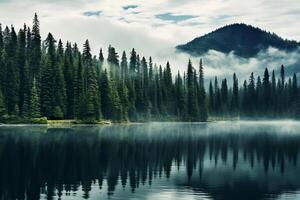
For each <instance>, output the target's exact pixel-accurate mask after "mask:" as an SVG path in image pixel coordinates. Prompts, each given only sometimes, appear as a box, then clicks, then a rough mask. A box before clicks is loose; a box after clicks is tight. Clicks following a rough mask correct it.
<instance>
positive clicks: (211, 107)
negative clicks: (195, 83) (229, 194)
mask: <svg viewBox="0 0 300 200" xmlns="http://www.w3.org/2000/svg"><path fill="white" fill-rule="evenodd" d="M214 97H215V95H214V87H213V84H212V82H211V81H210V82H209V111H210V114H211V115H212V114H214V113H215V99H214Z"/></svg>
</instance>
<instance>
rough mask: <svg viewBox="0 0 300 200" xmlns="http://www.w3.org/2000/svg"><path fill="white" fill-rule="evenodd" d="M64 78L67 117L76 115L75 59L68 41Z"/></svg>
mask: <svg viewBox="0 0 300 200" xmlns="http://www.w3.org/2000/svg"><path fill="white" fill-rule="evenodd" d="M64 80H65V84H64V85H65V88H66V117H67V118H70V119H72V118H73V117H74V90H73V88H74V81H73V80H74V61H73V55H72V46H71V44H70V43H67V47H66V52H65V56H64Z"/></svg>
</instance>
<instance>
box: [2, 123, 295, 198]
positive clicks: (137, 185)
mask: <svg viewBox="0 0 300 200" xmlns="http://www.w3.org/2000/svg"><path fill="white" fill-rule="evenodd" d="M299 130H300V123H299V122H297V121H289V120H287V121H259V122H257V121H240V122H236V121H233V122H216V123H146V124H130V125H111V126H74V127H70V128H47V126H17V127H16V126H1V127H0V163H1V165H0V199H7V200H10V199H30V200H35V199H220V200H221V199H224V200H227V199H228V200H233V199H246V200H247V199H251V200H253V199H297V197H299V195H300V179H299V178H298V174H299V173H300V166H299V161H298V160H299V153H300V132H299Z"/></svg>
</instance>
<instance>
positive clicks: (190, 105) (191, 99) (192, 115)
mask: <svg viewBox="0 0 300 200" xmlns="http://www.w3.org/2000/svg"><path fill="white" fill-rule="evenodd" d="M195 91H196V86H195V80H194V69H193V65H192V62H191V60H189V64H188V69H187V92H188V94H187V113H188V120H189V121H197V120H198V117H199V115H198V114H199V108H198V103H197V96H196V95H195Z"/></svg>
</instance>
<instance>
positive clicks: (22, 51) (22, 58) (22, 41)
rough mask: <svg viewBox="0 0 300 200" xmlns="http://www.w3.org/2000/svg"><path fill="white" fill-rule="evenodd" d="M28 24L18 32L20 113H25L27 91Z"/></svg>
mask: <svg viewBox="0 0 300 200" xmlns="http://www.w3.org/2000/svg"><path fill="white" fill-rule="evenodd" d="M26 32H27V30H26V25H24V29H20V31H19V33H18V47H17V66H18V70H19V102H18V105H19V108H20V114H21V115H22V114H23V106H24V98H25V92H26V88H25V87H26V85H27V84H28V83H26V77H25V76H26V75H27V74H25V63H26Z"/></svg>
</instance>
